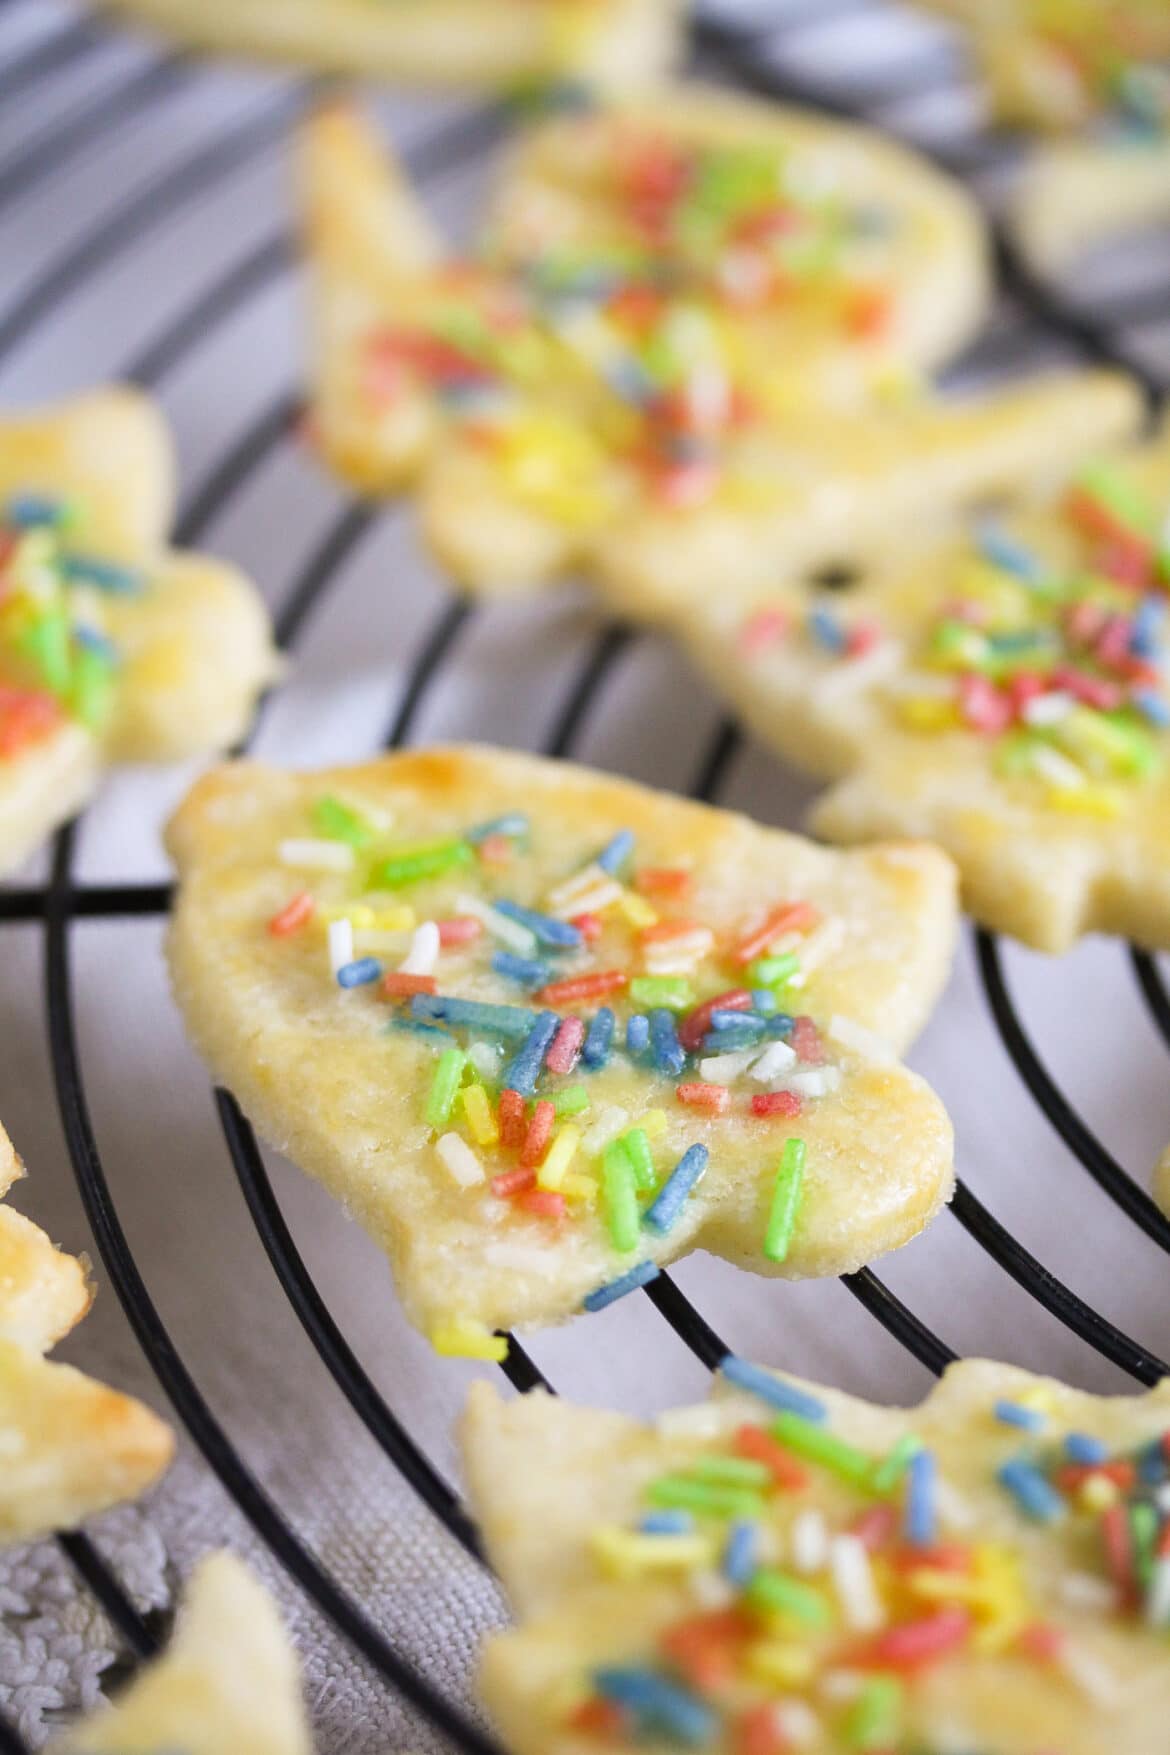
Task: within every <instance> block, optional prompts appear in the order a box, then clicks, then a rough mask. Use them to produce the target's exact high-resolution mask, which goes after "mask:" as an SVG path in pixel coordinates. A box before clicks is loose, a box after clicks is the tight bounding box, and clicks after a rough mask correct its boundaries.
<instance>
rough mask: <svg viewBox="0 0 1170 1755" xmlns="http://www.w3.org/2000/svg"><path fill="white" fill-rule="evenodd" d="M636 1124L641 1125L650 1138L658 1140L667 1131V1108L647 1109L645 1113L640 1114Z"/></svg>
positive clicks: (636, 1125)
mask: <svg viewBox="0 0 1170 1755" xmlns="http://www.w3.org/2000/svg"><path fill="white" fill-rule="evenodd" d="M634 1126H635V1127H640V1128H641V1129H642V1132H643V1133H644V1134H645V1135H646V1138H647V1139H648V1140H656V1139H658V1138H660V1137H661V1135H662V1134H664V1133H665V1132H666V1110H665V1109H647V1111H646V1113H645V1114H644V1115H639V1117H638V1119H637V1121H635V1123H634Z"/></svg>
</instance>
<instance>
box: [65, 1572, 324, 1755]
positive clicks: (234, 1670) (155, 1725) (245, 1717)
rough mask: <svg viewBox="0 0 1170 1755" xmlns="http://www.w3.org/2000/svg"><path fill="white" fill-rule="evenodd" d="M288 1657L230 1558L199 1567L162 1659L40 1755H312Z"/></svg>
mask: <svg viewBox="0 0 1170 1755" xmlns="http://www.w3.org/2000/svg"><path fill="white" fill-rule="evenodd" d="M311 1749H312V1741H311V1738H310V1735H309V1727H308V1723H307V1720H306V1716H305V1709H304V1705H303V1702H302V1700H301V1684H300V1672H299V1666H298V1664H297V1659H296V1654H295V1653H294V1651H293V1649H292V1646H291V1645H290V1643H289V1639H288V1635H287V1634H286V1632H285V1630H284V1627H283V1626H282V1624H281V1621H280V1616H279V1615H278V1613H277V1610H276V1605H275V1604H274V1603H273V1601H272V1599H271V1597H270V1596H269V1595H268V1592H267V1591H266V1590H265V1589H264V1588H263V1586H262V1585H261V1584H260V1582H259V1580H258V1579H257V1578H256V1577H255V1576H254V1575H253V1574H252V1573H251V1572H250V1571H249V1570H248V1568H247V1567H246V1566H245V1565H244V1564H243V1562H242V1561H241V1560H237V1559H236V1557H235V1555H234V1554H229V1553H227V1552H226V1551H221V1552H219V1553H216V1554H211V1555H209V1556H208V1557H207V1559H205V1560H203V1561H201V1562H200V1564H199V1566H198V1567H197V1568H196V1570H195V1572H194V1574H193V1575H192V1578H191V1582H190V1584H189V1585H188V1587H187V1590H186V1592H185V1593H184V1600H183V1604H182V1606H181V1608H180V1611H179V1620H178V1625H177V1627H176V1629H175V1633H174V1635H173V1637H172V1638H171V1640H170V1642H169V1643H168V1645H167V1648H166V1650H165V1651H164V1653H163V1655H162V1656H161V1657H159V1658H157V1659H155V1661H154V1662H153V1663H151V1664H148V1665H147V1666H146V1668H145V1669H144V1670H143V1671H142V1672H141V1673H140V1674H139V1675H138V1676H136V1677H135V1679H134V1681H133V1682H131V1683H130V1685H129V1686H128V1687H126V1688H124V1689H123V1690H122V1691H121V1692H120V1693H119V1694H118V1697H117V1699H116V1700H115V1701H114V1703H113V1704H112V1705H111V1706H109V1707H107V1708H106V1709H105V1710H104V1711H101V1712H97V1713H93V1714H90V1715H89V1716H88V1717H86V1718H85V1719H84V1720H83V1721H82V1722H81V1723H80V1724H78V1725H75V1726H73V1727H72V1728H71V1729H70V1730H68V1731H66V1732H65V1733H64V1735H62V1736H59V1737H55V1738H54V1739H53V1741H52V1742H51V1743H50V1744H49V1746H48V1752H47V1755H159V1752H160V1751H162V1750H182V1751H183V1755H244V1752H245V1751H246V1752H247V1755H310V1752H311Z"/></svg>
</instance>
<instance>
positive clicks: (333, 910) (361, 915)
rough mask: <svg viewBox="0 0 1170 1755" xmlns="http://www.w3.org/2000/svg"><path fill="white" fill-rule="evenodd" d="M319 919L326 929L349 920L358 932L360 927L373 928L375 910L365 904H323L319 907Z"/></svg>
mask: <svg viewBox="0 0 1170 1755" xmlns="http://www.w3.org/2000/svg"><path fill="white" fill-rule="evenodd" d="M317 919H318V921H319V922H320V924H321V925H322V926H324V927H328V926H331V925H332V924H333V922H334V921H335V920H348V921H349V923H350V925H351V926H352V927H353V928H354V929H355V931H356V930H357V928H358V927H369V926H373V924H374V910H373V909H372V908H367V907H366V905H365V903H364V902H323V903H321V904H319V905H318V908H317Z"/></svg>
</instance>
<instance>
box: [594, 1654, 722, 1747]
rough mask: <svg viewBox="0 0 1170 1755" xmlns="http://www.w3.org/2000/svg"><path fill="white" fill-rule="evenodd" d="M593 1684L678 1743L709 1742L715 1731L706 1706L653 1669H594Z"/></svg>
mask: <svg viewBox="0 0 1170 1755" xmlns="http://www.w3.org/2000/svg"><path fill="white" fill-rule="evenodd" d="M593 1686H594V1687H595V1688H596V1690H597V1692H598V1693H599V1694H600V1695H602V1696H603V1697H604V1698H605V1699H606V1700H612V1701H614V1702H615V1703H616V1704H617V1705H618V1706H624V1707H625V1708H626V1709H627V1710H628V1711H630V1712H632V1713H633V1714H634V1715H635V1717H637V1718H638V1719H639V1720H640V1721H641V1723H642V1725H643V1726H650V1727H652V1728H654V1729H657V1730H660V1731H663V1732H665V1734H666V1735H667V1736H668V1737H674V1738H676V1739H677V1741H678V1742H680V1743H688V1744H691V1745H692V1746H697V1745H699V1744H702V1743H712V1742H714V1740H715V1737H716V1735H717V1733H718V1730H719V1721H718V1719H717V1718H716V1716H715V1713H714V1712H713V1711H712V1709H711V1708H710V1707H709V1706H706V1705H704V1703H703V1702H702V1701H701V1700H699V1699H698V1698H697V1697H696V1696H695V1695H694V1694H692V1693H690V1692H689V1690H688V1689H686V1688H683V1687H682V1686H681V1685H680V1684H679V1683H678V1682H671V1681H668V1680H667V1678H666V1677H665V1676H659V1675H656V1674H655V1673H654V1671H653V1670H638V1669H608V1668H607V1669H603V1670H594V1672H593Z"/></svg>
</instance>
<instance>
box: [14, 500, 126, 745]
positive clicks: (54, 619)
mask: <svg viewBox="0 0 1170 1755" xmlns="http://www.w3.org/2000/svg"><path fill="white" fill-rule="evenodd" d="M83 526H84V519H83V516H82V514H81V513H80V511H79V509H78V508H77V507H75V506H73V505H70V504H67V503H66V502H64V501H61V500H58V499H53V498H50V497H47V496H44V495H40V494H32V493H29V494H23V495H21V496H19V497H17V498H15V499H12V500H9V501H8V503H7V505H6V506H5V507H4V510H3V513H2V515H0V760H2V759H4V758H5V757H7V758H13V757H16V756H19V755H20V754H21V753H22V752H24V751H25V750H27V749H29V748H31V747H33V746H35V745H36V744H38V743H40V742H42V741H43V740H44V739H45V738H47V737H49V736H51V735H52V733H53V732H54V731H55V730H56V729H57V727H58V726H59V725H60V724H61V723H62V721H63V720H65V719H73V720H76V721H78V722H79V723H80V724H82V725H85V726H86V727H88V728H89V729H90V730H91V731H94V732H100V731H101V730H102V728H103V727H104V725H105V724H106V721H107V719H108V716H109V712H110V708H111V705H112V701H113V693H114V689H115V687H116V682H117V667H118V654H117V650H116V648H115V646H114V644H113V643H112V641H111V640H110V638H109V635H108V633H107V632H106V613H105V609H104V603H103V600H104V599H105V598H106V597H107V596H108V595H110V594H123V595H126V594H133V593H137V592H138V591H139V590H141V589H142V581H141V579H140V578H139V576H138V575H137V574H135V573H132V572H130V571H128V570H127V569H126V568H124V567H120V566H116V565H114V564H113V563H112V562H109V561H105V560H99V559H97V558H95V557H93V556H90V555H86V554H85V553H84V552H83V551H81V550H80V549H78V548H77V547H76V546H75V539H76V537H77V536H78V535H80V534H82V532H83Z"/></svg>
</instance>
